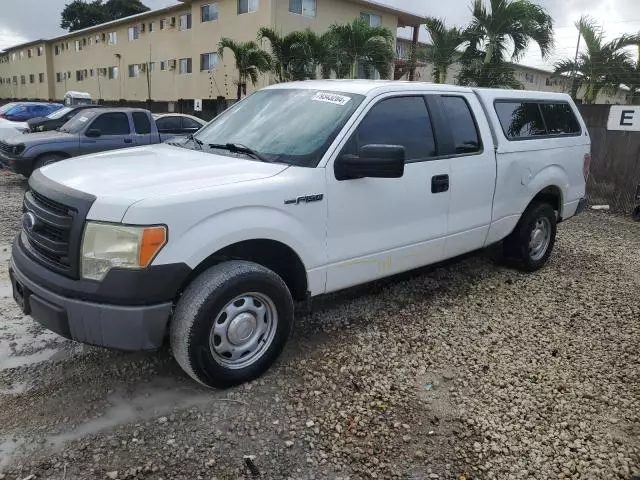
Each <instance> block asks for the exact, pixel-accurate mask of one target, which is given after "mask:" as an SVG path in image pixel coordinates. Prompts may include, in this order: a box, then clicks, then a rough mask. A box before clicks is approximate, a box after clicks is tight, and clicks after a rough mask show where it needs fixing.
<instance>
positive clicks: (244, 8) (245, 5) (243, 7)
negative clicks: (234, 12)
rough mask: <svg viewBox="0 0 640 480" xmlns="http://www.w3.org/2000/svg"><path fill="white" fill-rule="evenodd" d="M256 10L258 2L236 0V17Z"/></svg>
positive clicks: (253, 0)
mask: <svg viewBox="0 0 640 480" xmlns="http://www.w3.org/2000/svg"><path fill="white" fill-rule="evenodd" d="M257 10H258V0H238V15H241V14H243V13H250V12H255V11H257Z"/></svg>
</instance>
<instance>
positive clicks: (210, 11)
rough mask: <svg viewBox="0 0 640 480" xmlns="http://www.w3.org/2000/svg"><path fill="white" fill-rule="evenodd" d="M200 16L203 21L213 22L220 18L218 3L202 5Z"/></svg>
mask: <svg viewBox="0 0 640 480" xmlns="http://www.w3.org/2000/svg"><path fill="white" fill-rule="evenodd" d="M200 18H201V20H202V21H203V22H211V21H212V20H217V19H218V4H217V3H210V4H208V5H203V6H202V7H200Z"/></svg>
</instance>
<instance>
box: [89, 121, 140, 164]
mask: <svg viewBox="0 0 640 480" xmlns="http://www.w3.org/2000/svg"><path fill="white" fill-rule="evenodd" d="M90 130H98V131H99V132H100V135H99V136H97V137H90V136H87V133H88V132H89V131H90ZM133 146H134V141H133V135H132V134H131V126H130V125H129V117H128V116H127V114H126V113H123V112H109V113H102V114H100V115H99V116H98V117H97V118H96V119H95V120H94V121H93V122H91V125H89V127H88V128H87V129H86V130H85V133H84V136H83V137H82V138H81V139H80V154H81V155H85V154H88V153H96V152H104V151H106V150H115V149H118V148H126V147H133Z"/></svg>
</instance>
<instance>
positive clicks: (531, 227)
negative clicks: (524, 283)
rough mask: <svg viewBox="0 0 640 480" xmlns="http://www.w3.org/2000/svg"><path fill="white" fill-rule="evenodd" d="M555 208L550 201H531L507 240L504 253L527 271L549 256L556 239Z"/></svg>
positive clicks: (540, 264) (533, 269) (537, 267)
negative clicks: (532, 202) (548, 202)
mask: <svg viewBox="0 0 640 480" xmlns="http://www.w3.org/2000/svg"><path fill="white" fill-rule="evenodd" d="M556 229H557V222H556V212H555V211H554V210H553V208H552V207H551V205H549V204H547V203H534V204H532V205H529V207H527V209H526V210H525V212H524V213H523V214H522V217H521V218H520V221H519V222H518V224H517V225H516V228H515V230H514V231H513V232H512V233H511V235H509V236H508V237H507V238H506V239H505V242H504V247H505V254H506V256H507V257H508V258H510V259H512V260H515V261H517V262H518V264H519V266H520V267H521V268H522V269H523V270H525V271H528V272H532V271H535V270H538V269H539V268H541V267H542V266H544V264H545V263H547V261H548V260H549V257H550V256H551V252H552V251H553V247H554V245H555V242H556Z"/></svg>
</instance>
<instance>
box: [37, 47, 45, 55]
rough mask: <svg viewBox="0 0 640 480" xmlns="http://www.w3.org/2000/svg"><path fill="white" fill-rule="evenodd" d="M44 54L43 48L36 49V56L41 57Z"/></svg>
mask: <svg viewBox="0 0 640 480" xmlns="http://www.w3.org/2000/svg"><path fill="white" fill-rule="evenodd" d="M43 53H44V47H38V56H39V57H41V56H42V54H43Z"/></svg>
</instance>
